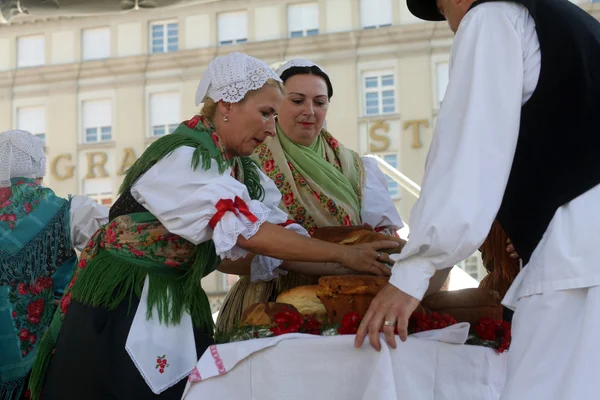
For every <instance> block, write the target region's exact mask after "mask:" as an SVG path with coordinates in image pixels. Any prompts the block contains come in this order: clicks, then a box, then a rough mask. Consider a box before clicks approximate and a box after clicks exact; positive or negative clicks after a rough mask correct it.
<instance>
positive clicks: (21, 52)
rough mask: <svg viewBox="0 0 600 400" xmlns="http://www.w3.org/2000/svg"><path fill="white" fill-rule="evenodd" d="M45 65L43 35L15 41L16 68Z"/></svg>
mask: <svg viewBox="0 0 600 400" xmlns="http://www.w3.org/2000/svg"><path fill="white" fill-rule="evenodd" d="M44 64H46V38H45V37H44V35H36V36H24V37H20V38H18V39H17V67H19V68H21V67H37V66H39V65H44Z"/></svg>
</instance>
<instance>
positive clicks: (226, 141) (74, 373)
mask: <svg viewBox="0 0 600 400" xmlns="http://www.w3.org/2000/svg"><path fill="white" fill-rule="evenodd" d="M281 98H282V88H281V83H280V79H279V77H278V76H277V75H275V74H274V73H273V72H272V71H271V69H270V68H269V67H268V66H267V65H266V64H264V63H263V62H261V61H259V60H257V59H255V58H253V57H249V56H247V55H245V54H241V53H231V54H229V55H227V56H223V57H218V58H216V59H215V60H213V61H212V62H211V63H210V64H209V66H208V70H207V71H206V73H205V74H204V76H203V77H202V80H201V81H200V84H199V86H198V91H197V93H196V104H197V105H198V104H200V103H201V102H203V103H204V106H203V109H202V112H201V114H202V115H197V116H194V117H193V118H192V119H190V120H189V121H185V122H183V123H182V124H180V125H179V127H178V128H177V129H176V130H175V131H174V132H173V133H171V134H170V135H167V136H164V137H162V138H160V139H158V140H157V141H156V142H154V143H153V144H152V145H151V146H150V147H149V148H148V149H147V150H146V151H145V152H144V154H142V156H141V157H140V158H139V159H138V160H137V161H136V163H135V164H134V165H133V166H132V167H131V169H130V170H129V171H127V174H126V176H125V180H124V182H123V185H122V187H121V196H120V197H119V199H118V200H117V201H116V203H115V204H114V205H113V207H112V208H111V215H110V222H109V223H108V224H107V225H106V226H105V227H103V228H102V229H101V230H100V231H99V232H98V234H97V235H96V236H95V237H94V238H93V240H92V241H91V242H90V243H89V245H88V246H87V248H86V249H85V250H84V252H83V254H82V258H81V261H80V263H79V265H78V268H77V271H76V274H75V275H74V278H73V280H72V281H71V283H70V285H69V290H68V291H67V292H66V294H65V296H64V298H63V302H62V306H61V308H60V309H59V310H58V312H57V314H56V315H55V321H54V322H53V329H51V330H49V331H48V333H47V335H46V336H45V337H44V339H45V341H46V343H47V346H45V347H44V353H43V354H40V355H39V357H38V360H37V361H36V365H35V367H34V371H33V373H32V378H31V385H30V388H31V394H32V398H34V399H37V398H39V396H40V394H41V393H42V389H43V393H44V399H45V400H48V399H50V400H52V399H59V398H60V399H77V400H79V399H88V400H89V399H102V400H105V399H136V400H139V399H151V398H161V399H180V398H181V395H182V393H183V389H184V387H185V379H184V378H186V377H187V375H188V374H189V373H190V371H191V370H192V369H193V368H194V366H195V364H196V361H197V359H198V357H200V356H201V355H202V353H203V352H204V350H205V349H206V348H207V347H208V346H209V345H210V344H212V343H213V338H212V334H213V322H212V316H211V311H210V305H209V302H208V298H207V296H206V293H205V292H204V290H203V289H202V286H201V279H202V278H203V277H204V276H206V275H208V274H209V273H211V272H212V271H214V270H215V269H216V268H217V267H218V266H219V263H220V260H229V261H228V262H223V263H222V264H221V266H222V267H223V268H225V267H227V268H232V265H233V264H236V263H241V264H250V263H251V265H252V268H254V267H255V266H257V265H259V266H268V268H269V269H270V271H271V272H272V273H277V272H276V271H277V270H278V268H279V265H280V264H281V263H282V261H281V260H299V261H315V262H325V261H335V262H341V263H344V264H345V265H347V266H348V267H351V268H355V269H357V270H363V271H364V270H371V271H372V272H378V273H380V274H384V273H388V271H389V268H387V267H385V266H384V265H382V264H381V263H380V262H379V261H378V256H377V249H378V248H381V247H384V246H390V247H391V246H393V245H394V243H391V244H390V243H387V242H380V243H376V244H373V245H364V246H360V245H359V246H352V247H347V246H339V245H334V244H329V243H325V242H321V241H318V240H314V239H310V238H308V237H306V236H303V235H306V231H305V230H304V229H303V228H302V227H300V226H298V225H297V224H293V225H289V226H288V227H287V228H288V229H284V228H282V227H280V226H278V224H283V223H285V221H287V214H286V213H284V212H283V211H281V210H279V209H278V208H277V205H278V204H279V202H280V199H281V194H280V193H279V191H278V190H277V188H276V187H275V185H274V184H273V182H272V181H270V180H269V179H268V178H267V177H266V176H265V175H264V174H262V173H261V171H260V169H259V168H258V167H257V165H256V164H255V163H254V162H253V161H251V160H250V159H249V158H248V157H247V156H249V155H250V154H252V152H253V151H254V149H255V148H256V146H258V145H259V144H260V143H262V142H263V141H264V140H265V139H266V138H267V137H269V136H273V135H274V134H275V122H274V116H275V115H276V113H277V110H278V109H279V104H280V102H281ZM294 231H295V232H300V233H302V234H298V233H295V232H294ZM249 253H254V254H261V255H257V256H254V255H253V254H249ZM219 268H221V267H219ZM61 324H62V327H61ZM59 329H60V335H59ZM46 371H47V373H46Z"/></svg>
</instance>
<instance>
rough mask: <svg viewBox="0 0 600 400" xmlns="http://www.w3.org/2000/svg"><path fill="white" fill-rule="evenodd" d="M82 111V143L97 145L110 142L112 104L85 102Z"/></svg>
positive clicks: (106, 101)
mask: <svg viewBox="0 0 600 400" xmlns="http://www.w3.org/2000/svg"><path fill="white" fill-rule="evenodd" d="M82 109H83V112H82V119H83V142H84V143H99V142H107V141H110V140H112V139H113V134H112V102H111V101H110V100H86V101H84V102H83V107H82Z"/></svg>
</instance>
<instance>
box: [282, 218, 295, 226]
mask: <svg viewBox="0 0 600 400" xmlns="http://www.w3.org/2000/svg"><path fill="white" fill-rule="evenodd" d="M295 223H296V221H294V220H293V219H288V220H287V221H285V222H284V223H283V224H279V226H281V227H283V228H285V227H286V226H290V225H292V224H295Z"/></svg>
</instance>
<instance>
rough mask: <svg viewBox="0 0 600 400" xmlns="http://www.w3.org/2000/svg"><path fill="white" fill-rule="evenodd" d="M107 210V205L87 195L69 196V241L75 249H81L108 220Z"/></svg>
mask: <svg viewBox="0 0 600 400" xmlns="http://www.w3.org/2000/svg"><path fill="white" fill-rule="evenodd" d="M109 211H110V209H109V208H108V207H106V206H103V205H100V204H98V203H96V202H95V201H94V200H92V199H90V198H89V197H87V196H79V195H75V196H73V197H72V198H71V209H70V210H69V216H70V220H71V242H72V243H73V246H74V247H75V248H76V249H77V250H79V251H83V249H84V248H85V246H86V245H87V244H88V242H89V241H90V238H91V237H92V236H93V235H94V233H96V231H97V230H98V229H99V228H100V227H101V226H102V225H104V224H106V223H107V222H108V213H109Z"/></svg>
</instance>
